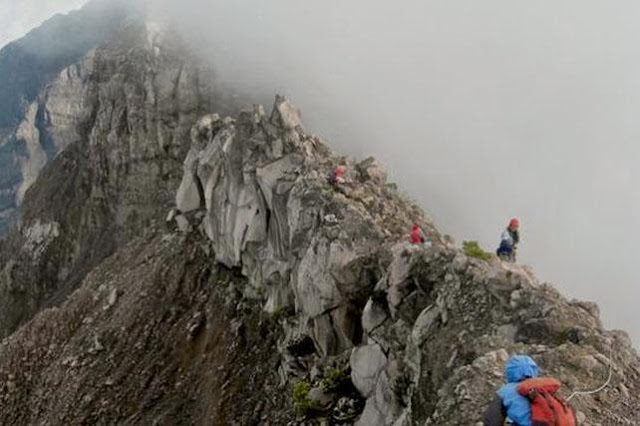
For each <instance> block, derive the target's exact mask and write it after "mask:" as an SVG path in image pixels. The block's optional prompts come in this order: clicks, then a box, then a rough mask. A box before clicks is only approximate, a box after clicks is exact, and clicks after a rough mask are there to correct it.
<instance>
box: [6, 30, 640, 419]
mask: <svg viewBox="0 0 640 426" xmlns="http://www.w3.org/2000/svg"><path fill="white" fill-rule="evenodd" d="M206 75H208V73H207V72H206V71H205V70H203V69H202V67H201V66H200V65H198V62H197V61H195V60H194V58H190V57H189V55H188V54H185V53H184V51H183V49H182V48H181V46H180V44H179V43H178V42H177V41H176V40H175V39H172V38H168V37H166V36H162V34H159V33H157V32H156V31H154V30H153V29H152V28H150V27H148V26H140V25H131V26H128V27H127V29H126V30H123V31H121V32H120V33H119V34H118V36H117V37H116V38H114V39H113V40H112V41H111V42H110V43H108V44H106V45H104V46H102V47H100V48H98V49H96V51H95V52H94V53H92V54H90V55H89V56H86V57H85V59H84V60H83V61H82V62H80V63H78V64H77V65H75V66H74V67H71V68H69V69H68V70H66V71H64V72H63V75H62V76H61V77H60V79H61V80H60V81H64V83H61V85H57V86H56V84H53V85H50V86H49V87H48V88H47V89H46V91H45V92H44V93H43V94H42V97H41V99H45V100H47V101H46V102H44V103H42V102H41V103H38V104H37V106H36V107H35V109H34V110H33V111H32V110H31V109H30V110H29V111H28V113H27V114H26V116H25V117H26V119H25V121H24V122H23V124H22V125H21V126H20V130H19V132H20V134H21V135H22V138H23V140H25V141H28V140H32V141H38V140H42V138H41V134H42V132H43V129H44V128H45V127H46V123H47V122H50V123H57V124H56V125H52V126H51V127H50V128H54V129H55V131H54V130H47V131H46V134H48V135H52V136H51V139H47V140H48V141H49V142H47V144H45V145H42V144H40V148H41V149H42V151H41V152H40V154H38V155H40V156H46V155H47V149H45V148H46V146H50V147H51V146H55V147H56V149H57V150H59V153H58V154H57V155H56V156H55V158H52V159H51V161H49V162H48V163H47V165H46V167H44V168H42V169H41V170H39V171H38V172H37V173H34V175H33V183H32V185H31V186H30V188H29V189H28V190H26V191H24V202H23V204H22V213H21V220H20V223H19V225H18V226H17V227H16V229H15V230H14V231H13V232H12V233H11V234H9V236H8V237H7V238H6V239H5V240H2V241H1V242H0V266H1V268H2V270H1V272H0V332H1V333H2V336H4V337H5V338H4V340H3V341H2V344H1V345H0V404H1V406H2V410H0V424H8V425H12V424H16V425H23V424H54V425H63V424H64V425H66V424H163V425H176V424H203V425H204V424H216V425H217V424H220V425H226V424H231V425H234V424H235V425H247V424H265V425H266V424H272V425H281V424H356V425H367V426H368V425H397V426H400V425H476V424H478V422H480V421H481V417H482V413H483V411H484V409H485V407H486V406H487V404H488V403H489V401H490V400H491V399H492V398H493V394H494V392H495V390H496V388H497V387H498V386H499V385H500V384H501V383H502V382H503V372H502V369H503V364H504V362H505V361H506V359H507V357H508V356H509V355H510V354H515V353H526V354H530V355H531V356H533V357H534V358H535V359H536V360H537V361H538V363H539V364H540V366H541V367H542V369H543V370H544V372H545V373H546V374H549V375H554V376H556V377H558V378H559V379H560V380H561V381H562V382H563V383H564V387H565V388H564V389H563V391H564V393H565V395H566V394H570V393H572V392H573V391H574V390H586V389H594V388H597V387H599V386H600V385H601V384H602V383H604V382H605V381H606V379H607V376H608V373H609V370H610V369H611V372H612V377H611V380H610V382H609V383H608V386H607V387H606V388H605V389H604V390H602V391H601V392H598V393H596V394H592V395H579V396H576V397H575V398H574V399H572V404H573V405H574V407H575V408H576V410H577V412H578V418H579V420H580V424H582V425H592V426H595V425H613V424H627V425H634V424H638V423H640V397H639V396H638V395H639V394H640V393H639V391H640V359H639V358H638V355H637V353H636V352H635V350H634V349H633V347H632V345H631V343H630V341H629V339H628V337H627V336H626V334H625V333H624V332H619V331H607V330H605V329H604V328H603V326H602V324H601V322H600V319H599V314H598V308H597V306H595V305H594V304H592V303H588V302H580V301H575V300H573V301H569V300H567V299H565V298H564V297H563V296H562V295H560V294H559V293H558V292H557V291H556V290H554V289H553V287H552V286H550V285H548V284H544V283H540V282H538V280H537V279H536V278H535V275H534V274H533V272H532V271H531V270H529V269H528V268H525V267H521V266H518V265H512V264H503V263H502V262H500V261H499V260H498V259H497V258H495V257H492V256H488V257H486V258H485V257H484V256H480V258H478V256H476V253H474V252H471V251H465V250H462V249H460V248H458V247H456V246H455V244H453V242H451V241H450V240H449V239H448V238H445V237H443V236H441V235H440V233H439V232H438V230H437V228H436V227H435V225H434V224H433V222H432V220H431V219H430V218H429V217H428V215H426V214H425V213H424V211H423V210H422V209H421V208H420V207H419V206H417V205H415V204H414V203H412V202H411V201H410V200H408V199H407V198H406V197H405V196H403V195H402V194H401V193H400V192H399V191H398V190H397V188H396V186H395V185H394V184H392V183H389V182H388V181H387V175H386V173H385V171H384V168H383V167H382V165H381V164H380V163H379V162H378V161H376V160H374V159H372V158H369V159H366V160H363V161H354V160H352V159H350V158H346V157H342V156H339V155H337V154H335V153H334V152H333V151H332V150H331V148H330V147H329V146H328V144H327V143H326V142H324V141H323V140H321V139H320V138H319V137H317V136H314V135H312V134H310V133H309V132H308V131H306V130H305V128H304V126H303V123H302V120H301V117H300V112H299V111H298V110H297V108H296V107H295V106H294V105H293V104H292V103H291V102H289V101H288V100H286V99H284V98H280V97H278V98H277V99H276V102H275V105H274V106H273V108H272V110H271V111H270V112H268V113H267V112H265V110H264V108H263V107H261V106H254V107H252V108H249V109H246V110H243V111H241V112H239V113H234V114H229V109H230V108H229V107H228V106H227V103H226V102H225V101H224V97H223V95H222V94H221V93H219V91H217V90H215V88H214V86H213V84H212V83H211V82H210V80H208V79H206V78H205V76H206ZM56 87H57V88H56ZM60 93H64V96H57V95H56V94H60ZM55 99H66V101H64V102H62V101H60V102H57V101H54V100H55ZM39 115H40V116H44V117H49V118H47V120H49V121H47V120H45V121H39V119H38V116H39ZM34 123H45V126H44V127H43V126H42V125H41V124H34ZM32 145H33V146H34V150H33V152H34V153H37V152H38V147H37V146H35V145H36V144H35V143H33V144H32ZM27 146H29V144H28V143H27ZM34 158H36V156H35V154H34ZM337 165H344V166H346V168H347V170H348V173H347V175H346V183H345V184H343V185H340V186H338V187H335V186H333V185H331V184H329V182H328V179H327V177H328V175H329V174H330V173H331V171H332V170H334V168H335V167H336V166H337ZM414 223H417V224H420V225H421V226H422V228H423V229H424V230H425V231H426V234H427V235H428V237H429V239H430V241H431V244H430V245H429V246H414V245H410V244H408V242H407V233H408V230H409V229H410V227H411V225H412V224H414Z"/></svg>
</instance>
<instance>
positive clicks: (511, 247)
mask: <svg viewBox="0 0 640 426" xmlns="http://www.w3.org/2000/svg"><path fill="white" fill-rule="evenodd" d="M519 229H520V221H519V220H518V219H517V218H513V219H511V221H509V226H507V229H505V230H504V232H503V233H502V237H501V238H500V247H498V250H496V254H497V255H498V257H499V258H500V259H502V260H506V261H508V262H515V261H516V249H517V246H518V243H519V242H520V230H519Z"/></svg>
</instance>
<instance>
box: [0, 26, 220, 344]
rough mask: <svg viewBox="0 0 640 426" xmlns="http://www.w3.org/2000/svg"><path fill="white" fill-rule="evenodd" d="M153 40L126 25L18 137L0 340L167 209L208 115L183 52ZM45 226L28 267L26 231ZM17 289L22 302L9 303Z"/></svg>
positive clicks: (198, 80)
mask: <svg viewBox="0 0 640 426" xmlns="http://www.w3.org/2000/svg"><path fill="white" fill-rule="evenodd" d="M149 34H150V31H149V30H148V29H147V28H146V27H144V26H139V25H132V26H130V27H128V28H127V29H126V30H123V31H122V33H121V34H120V35H119V36H118V37H116V38H115V39H114V40H112V42H111V43H110V44H108V45H106V46H104V47H101V48H98V49H97V50H96V51H95V52H93V53H92V54H90V55H89V56H87V57H86V58H85V59H84V60H83V61H82V62H81V63H79V64H77V65H74V66H72V67H70V68H67V69H65V70H64V71H63V72H62V73H61V74H60V75H59V76H58V78H57V79H55V81H53V82H52V83H51V84H49V85H48V86H47V87H46V89H45V90H44V91H43V92H42V93H41V94H40V96H39V97H38V99H37V101H36V102H34V103H33V104H32V105H31V106H30V108H29V113H28V114H27V117H26V119H25V121H24V122H23V123H22V124H21V125H20V127H19V129H18V132H17V133H16V135H17V137H16V138H14V144H22V146H23V147H24V148H20V149H19V150H18V151H19V152H21V154H20V155H19V156H18V158H19V162H20V164H21V175H20V177H19V178H17V179H16V182H17V184H16V185H15V186H14V187H12V188H11V189H10V190H8V192H7V193H6V197H7V199H13V198H11V197H14V198H17V199H20V200H22V199H23V200H22V215H21V216H22V217H21V221H20V223H19V226H18V227H17V229H15V231H14V233H13V235H10V236H9V238H7V243H6V244H5V245H4V246H3V247H2V251H0V262H2V263H4V262H7V261H8V259H9V258H13V259H17V261H16V262H15V266H14V268H13V272H12V281H11V282H12V283H13V287H11V286H10V285H9V284H8V282H4V281H2V280H0V336H6V335H7V334H8V333H10V332H11V331H12V330H13V329H14V328H15V327H16V326H17V325H19V324H20V323H22V322H23V321H25V320H27V319H28V318H30V316H31V315H33V314H34V313H35V312H37V310H38V309H39V307H40V306H41V305H42V304H43V303H59V302H61V301H62V300H64V298H65V297H66V295H68V294H69V293H70V292H72V291H73V290H74V289H75V288H76V287H77V286H78V285H79V284H80V282H81V280H82V278H83V277H84V276H85V275H86V273H87V272H88V271H89V270H90V269H91V268H92V267H93V266H95V265H96V264H97V263H99V262H100V261H101V260H102V259H104V258H105V257H106V256H108V255H110V254H111V253H112V252H113V251H114V250H115V249H116V247H118V245H120V244H122V243H124V242H125V241H127V240H128V239H129V238H131V237H132V236H134V235H138V233H139V232H140V231H141V230H143V229H145V227H146V226H148V225H149V223H150V221H151V220H154V219H155V218H156V217H158V213H159V212H165V211H166V209H167V207H168V206H170V205H171V204H172V200H173V199H174V197H175V191H176V189H177V187H178V184H179V182H180V179H181V177H182V173H181V164H182V162H183V160H184V156H185V154H186V152H187V151H188V149H189V142H190V137H189V135H190V132H191V128H192V127H193V125H194V123H195V122H196V120H197V119H198V118H199V117H200V116H202V115H203V114H204V113H205V111H208V110H210V109H211V108H213V103H212V99H213V89H212V86H211V85H209V84H208V83H207V82H208V81H209V80H208V79H205V78H204V77H200V74H201V68H200V66H199V65H198V64H197V63H196V62H195V61H194V60H192V59H191V58H189V57H187V56H185V55H184V53H183V51H182V47H181V46H180V45H178V44H175V43H173V42H172V40H171V39H169V40H167V41H165V42H161V41H159V40H158V39H157V38H153V37H152V38H151V39H150V38H149V37H148V36H149ZM16 146H17V145H16ZM46 164H49V166H48V167H47V168H46V169H43V167H44V166H45V165H46ZM14 194H15V195H14ZM10 204H12V205H15V201H11V202H10ZM163 214H164V213H163ZM49 223H56V224H58V229H59V235H58V236H57V237H56V238H49V239H47V240H46V241H45V242H43V243H42V244H40V245H38V250H37V256H36V255H34V252H33V250H32V248H31V243H30V241H29V237H28V235H30V234H29V229H32V228H34V226H35V227H37V226H38V224H49ZM17 283H20V285H18V284H17ZM16 285H18V287H20V288H24V289H25V293H24V294H16V293H15V292H12V291H11V290H10V288H15V286H16Z"/></svg>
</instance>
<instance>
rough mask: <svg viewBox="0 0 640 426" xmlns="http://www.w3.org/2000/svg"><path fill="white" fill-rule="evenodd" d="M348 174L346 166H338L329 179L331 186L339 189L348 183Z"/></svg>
mask: <svg viewBox="0 0 640 426" xmlns="http://www.w3.org/2000/svg"><path fill="white" fill-rule="evenodd" d="M346 174H347V168H346V167H345V166H338V167H336V168H335V169H334V170H333V173H331V176H330V177H329V182H330V183H331V185H333V186H335V187H338V186H340V185H343V184H344V183H345V182H346V179H345V175H346Z"/></svg>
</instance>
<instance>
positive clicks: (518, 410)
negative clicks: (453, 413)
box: [483, 355, 576, 426]
mask: <svg viewBox="0 0 640 426" xmlns="http://www.w3.org/2000/svg"><path fill="white" fill-rule="evenodd" d="M505 373H506V377H507V383H506V384H505V385H504V386H502V387H501V388H500V389H499V390H498V392H497V395H496V397H495V399H494V400H493V402H492V403H491V405H490V406H489V408H488V409H487V411H486V413H485V416H484V422H483V424H484V426H503V425H504V424H505V421H507V422H508V424H511V425H513V426H576V419H575V414H574V412H573V410H572V409H571V407H569V405H568V404H567V403H566V402H565V400H564V399H562V398H561V397H560V396H559V395H556V392H557V391H558V389H560V382H558V381H557V380H555V379H552V378H540V377H538V375H539V368H538V365H537V364H536V362H535V361H534V360H533V359H532V358H531V357H529V356H526V355H514V356H512V357H511V358H509V360H508V361H507V365H506V368H505ZM509 422H510V423H509Z"/></svg>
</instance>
